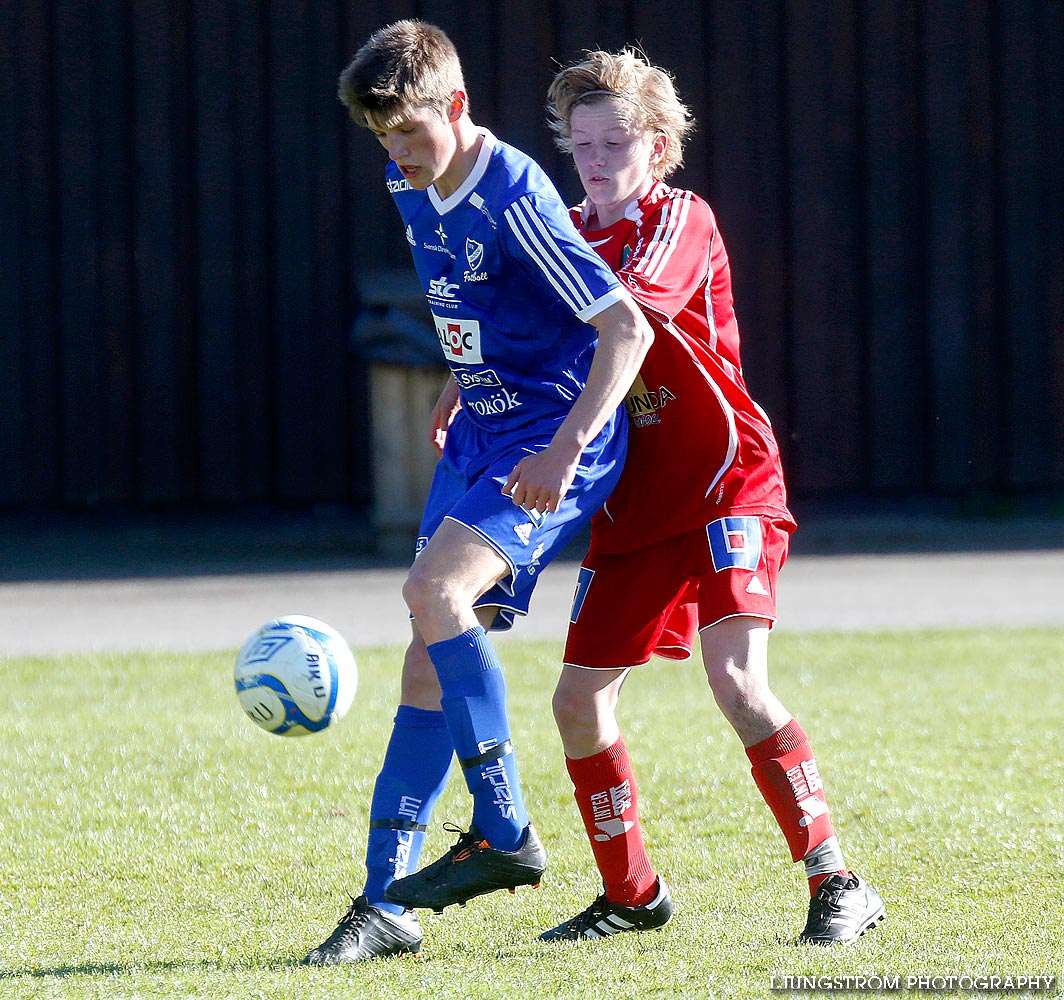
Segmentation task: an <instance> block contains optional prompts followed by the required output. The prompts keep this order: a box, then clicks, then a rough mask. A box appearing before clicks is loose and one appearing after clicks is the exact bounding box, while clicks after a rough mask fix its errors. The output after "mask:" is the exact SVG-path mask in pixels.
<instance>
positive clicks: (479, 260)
mask: <svg viewBox="0 0 1064 1000" xmlns="http://www.w3.org/2000/svg"><path fill="white" fill-rule="evenodd" d="M465 253H466V260H467V261H468V262H469V267H468V268H467V269H466V271H465V273H464V274H463V275H462V278H463V280H465V281H487V280H488V274H487V272H486V271H481V270H480V265H481V264H483V263H484V244H483V243H478V242H477V241H476V240H474V239H470V238H468V237H466V241H465Z"/></svg>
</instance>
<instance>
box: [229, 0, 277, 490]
mask: <svg viewBox="0 0 1064 1000" xmlns="http://www.w3.org/2000/svg"><path fill="white" fill-rule="evenodd" d="M227 6H228V8H229V10H230V11H231V20H230V31H231V33H232V68H233V80H238V81H240V85H239V87H236V88H233V93H232V95H231V99H232V102H233V104H232V119H231V128H232V137H233V157H234V160H235V166H234V171H233V175H232V177H229V178H222V182H223V183H226V184H228V185H229V186H230V187H231V188H232V191H233V196H234V200H235V211H236V220H235V225H236V232H235V233H234V242H233V256H234V262H233V267H234V270H235V278H236V306H235V311H236V316H235V323H236V333H237V343H236V351H237V367H236V371H235V372H234V373H233V376H232V378H233V388H232V394H231V396H230V398H228V399H226V400H223V401H222V406H223V409H224V406H225V405H228V406H229V407H230V408H231V409H230V415H229V417H228V419H229V420H230V421H232V422H233V423H235V424H236V425H237V428H238V430H239V441H240V446H239V452H238V454H236V455H230V456H229V463H230V467H231V469H232V475H233V479H234V482H235V483H236V484H237V489H238V491H239V496H240V499H241V501H242V502H244V503H256V504H257V503H264V502H268V501H270V500H271V499H272V498H273V496H274V493H273V481H274V475H273V451H274V449H273V440H274V433H273V432H274V428H275V427H276V426H277V423H278V421H277V419H276V416H275V405H274V399H273V367H274V359H273V355H272V351H271V345H272V343H273V337H272V310H271V301H272V299H271V294H270V288H271V274H270V262H271V260H272V252H271V243H272V234H273V218H272V214H271V210H270V205H271V201H270V160H269V155H268V148H267V141H266V140H267V136H268V135H269V103H270V89H269V85H268V79H269V73H270V60H269V47H268V41H267V31H266V6H265V2H264V0H234V2H233V3H230V4H228V5H227Z"/></svg>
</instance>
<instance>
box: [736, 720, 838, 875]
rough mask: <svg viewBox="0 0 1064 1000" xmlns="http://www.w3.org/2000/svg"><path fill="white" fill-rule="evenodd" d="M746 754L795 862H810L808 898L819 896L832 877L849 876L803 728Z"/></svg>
mask: <svg viewBox="0 0 1064 1000" xmlns="http://www.w3.org/2000/svg"><path fill="white" fill-rule="evenodd" d="M746 755H747V757H749V758H750V763H751V764H752V765H753V766H752V768H751V772H750V773H751V774H752V775H753V776H754V782H755V783H756V784H757V787H758V789H759V790H760V792H761V794H762V796H764V799H765V801H766V802H767V803H768V806H769V808H770V809H771V810H772V815H773V816H775V817H776V822H777V823H778V824H779V826H780V829H781V830H782V831H783V836H784V837H785V838H786V839H787V846H788V847H789V848H790V850H791V860H792V861H801V860H803V859H806V875H807V876H808V878H809V891H810V893H811V894H814V895H815V894H816V891H817V889H819V888H820V883H821V882H823V881H824V879H826V878H827V877H828V876H829V875H830V874H832V873H833V872H835V871H838V872H840V873H841V874H847V872H846V869H845V867H844V866H843V864H842V854H841V852H840V851H839V848H838V842H837V841H836V840H835V830H834V828H833V827H832V825H831V814H830V812H828V800H827V795H826V794H825V792H824V783H823V781H821V779H820V772H819V770H818V769H817V765H816V758H815V757H814V756H813V748H812V747H811V746H810V745H809V739H808V738H807V737H806V735H805V733H804V732H803V731H802V727H801V726H799V725H798V723H797V722H796V721H795V720H794V719H791V721H790V722H788V723H787V725H785V726H784V727H783V728H782V729H780V730H778V731H777V732H775V733H773V734H772V735H771V736H770V737H769V738H768V739H767V740H762V741H761V742H760V743H755V744H754V746H752V747H747V748H746ZM818 848H819V850H818Z"/></svg>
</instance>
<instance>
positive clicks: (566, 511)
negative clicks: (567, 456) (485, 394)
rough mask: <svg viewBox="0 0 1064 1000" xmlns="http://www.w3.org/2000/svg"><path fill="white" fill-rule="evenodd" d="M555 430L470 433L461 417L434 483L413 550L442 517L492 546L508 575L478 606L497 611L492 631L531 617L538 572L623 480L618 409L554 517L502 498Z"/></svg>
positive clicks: (623, 441) (622, 422)
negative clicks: (507, 485)
mask: <svg viewBox="0 0 1064 1000" xmlns="http://www.w3.org/2000/svg"><path fill="white" fill-rule="evenodd" d="M557 426H558V425H557V424H553V425H548V426H543V425H537V426H535V427H531V428H523V429H521V430H519V431H514V432H512V433H510V434H507V435H502V436H500V435H494V436H492V435H488V434H486V433H485V432H484V431H482V430H480V429H479V428H477V427H474V426H473V425H472V424H471V423H469V421H467V420H465V419H464V418H463V416H462V413H461V411H459V412H458V414H457V415H456V416H455V419H454V421H453V422H452V424H451V427H450V429H449V430H448V432H447V443H446V445H445V446H444V449H443V456H442V457H441V458H440V461H439V462H438V463H437V465H436V472H435V475H434V476H433V478H432V486H431V487H430V489H429V496H428V500H426V502H425V512H424V514H423V515H422V518H421V527H420V528H419V529H418V540H417V552H420V551H421V550H422V549H423V548H424V547H425V546H426V545H427V544H428V542H429V539H430V538H431V537H432V535H433V534H434V533H435V531H436V529H437V528H438V527H439V526H440V524H441V523H442V522H443V521H444V520H445V519H450V520H452V521H457V522H458V523H459V524H464V525H465V526H466V527H467V528H469V529H470V530H471V531H474V532H476V534H477V535H479V536H480V537H481V538H483V539H484V541H486V542H487V543H488V544H489V545H491V546H492V548H494V549H495V550H496V551H497V552H498V553H499V555H501V556H502V558H503V559H505V560H506V563H507V564H508V565H509V567H510V575H509V576H508V577H506V578H505V579H503V580H502V581H501V582H500V583H498V584H496V585H495V586H494V587H492V588H491V589H490V590H488V591H487V592H486V593H484V594H483V595H482V596H481V597H480V598H479V599H478V600H477V602H476V604H475V607H477V608H484V607H497V608H498V609H499V614H498V615H496V617H495V621H494V622H493V623H492V625H491V628H492V629H495V630H499V631H502V630H505V629H508V628H510V627H511V626H512V625H513V623H514V616H515V615H527V614H528V602H529V600H530V599H531V597H532V591H533V590H534V589H535V586H536V581H537V580H538V579H539V574H540V572H541V570H543V568H544V567H545V566H547V564H548V563H549V562H550V561H551V560H552V559H553V558H554V557H555V556H557V554H558V553H559V552H561V551H562V549H564V548H565V546H566V545H567V544H568V543H569V542H570V541H571V540H572V538H573V536H574V535H576V533H577V532H578V531H579V530H580V529H581V528H582V527H583V526H584V525H585V524H586V523H587V522H588V521H590V519H591V516H592V515H593V514H594V513H595V511H597V510H598V509H599V508H600V507H601V506H602V504H603V503H604V502H605V501H606V500H607V499H608V497H609V495H610V493H612V492H613V489H614V487H615V486H616V485H617V480H618V479H619V478H620V476H621V469H622V468H623V466H624V455H625V450H626V446H627V420H626V418H625V416H624V414H623V412H622V411H620V410H618V411H617V412H615V413H614V414H613V416H612V417H611V418H610V420H609V421H607V423H606V426H605V427H603V429H602V430H601V431H600V432H599V435H598V437H596V438H595V440H594V441H592V442H591V444H590V445H588V447H587V448H585V449H584V453H583V455H582V456H581V459H580V465H579V466H578V467H577V472H576V478H575V479H574V480H573V485H572V486H570V487H569V492H568V493H566V495H565V499H564V500H562V502H561V506H560V507H559V509H558V510H557V511H556V512H554V513H550V514H540V513H539V512H538V511H537V512H535V513H532V512H529V511H527V510H525V509H524V508H523V507H518V506H517V505H516V504H515V503H514V502H513V500H511V499H510V498H509V497H508V496H505V495H504V494H503V492H502V488H503V485H504V484H505V483H506V480H507V479H508V478H509V476H510V473H511V472H513V469H514V466H515V465H517V463H518V462H519V461H520V460H521V459H522V458H523V457H524V456H525V455H528V454H535V453H536V452H539V451H542V450H543V449H544V448H546V447H547V445H548V444H550V441H551V438H552V437H553V436H554V432H555V430H556V429H557ZM415 557H416V554H415Z"/></svg>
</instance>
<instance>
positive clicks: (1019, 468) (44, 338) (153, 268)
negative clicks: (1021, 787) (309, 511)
mask: <svg viewBox="0 0 1064 1000" xmlns="http://www.w3.org/2000/svg"><path fill="white" fill-rule="evenodd" d="M401 16H420V17H423V18H425V19H427V20H433V21H436V22H437V23H439V24H441V25H442V26H444V27H445V28H446V29H447V30H448V31H449V32H450V33H451V34H452V37H453V38H454V39H455V41H456V43H457V44H458V47H459V50H460V51H461V52H462V54H463V58H464V62H465V64H466V70H467V77H468V80H467V82H468V84H469V89H470V92H471V96H472V101H473V109H474V117H475V118H476V119H477V120H478V121H480V122H482V123H483V124H486V125H488V126H489V127H491V128H492V129H493V130H495V131H496V132H497V133H498V134H499V135H500V136H502V137H504V138H506V139H508V140H510V141H512V142H514V143H515V144H517V145H520V146H522V147H524V148H525V149H527V150H528V151H529V152H531V153H532V154H533V155H536V156H537V157H538V158H540V159H541V160H542V161H543V163H544V165H545V166H547V167H548V169H549V170H550V171H552V172H553V173H554V175H555V176H556V177H557V179H558V181H559V185H560V186H561V188H562V190H563V192H564V193H565V194H566V195H567V197H569V198H570V199H575V198H576V197H577V195H578V189H577V184H576V182H575V175H574V174H573V173H572V171H571V170H570V168H569V167H568V166H567V165H566V164H565V163H563V162H562V160H561V158H560V157H559V156H558V155H557V154H556V153H555V152H554V151H553V150H552V148H551V146H550V141H549V136H548V133H547V131H546V129H545V127H544V124H543V118H544V115H543V99H544V93H545V89H546V86H547V83H548V82H549V80H550V78H551V76H552V74H553V72H554V69H555V68H556V64H557V62H564V61H568V60H570V59H571V58H573V57H575V56H576V55H578V54H579V52H580V50H581V49H584V48H587V47H592V46H603V47H607V48H616V47H619V46H620V45H622V44H625V43H638V44H641V45H642V46H643V47H644V49H645V50H646V52H647V53H648V54H649V55H650V57H651V58H652V59H654V60H655V61H657V62H659V63H661V64H663V65H666V66H668V67H670V68H671V69H672V70H673V71H674V72H675V75H676V77H677V80H678V83H679V85H680V88H681V91H682V93H683V94H684V96H685V98H686V99H687V100H688V103H689V104H690V105H691V106H692V107H693V109H694V110H695V113H696V116H697V118H698V120H699V130H698V132H697V133H696V134H695V137H694V139H693V141H692V143H691V146H690V149H689V153H688V157H687V166H686V168H685V170H684V172H683V174H682V175H680V176H678V177H677V178H676V180H677V182H678V183H682V184H685V185H687V186H690V187H693V188H695V189H696V190H698V191H699V192H701V193H703V194H704V195H706V196H707V197H708V198H709V200H710V201H711V202H712V204H713V205H714V207H715V209H716V211H717V215H718V218H719V221H720V224H721V228H722V230H723V232H724V235H725V239H726V240H727V242H728V245H729V248H730V252H731V255H732V261H733V272H734V277H735V286H736V298H737V306H738V310H739V316H740V324H741V327H742V330H743V333H744V339H745V363H746V368H747V375H748V380H749V382H750V384H751V386H752V388H753V389H754V391H755V394H756V395H757V396H758V397H759V398H760V400H761V401H762V403H763V404H764V405H765V407H766V409H767V410H768V411H769V413H770V415H771V416H772V418H773V420H774V422H775V424H776V427H777V430H778V432H779V435H780V438H781V441H782V443H783V447H784V452H785V459H786V462H787V466H788V471H789V476H790V480H791V486H792V493H793V494H795V495H796V496H798V497H827V498H831V497H844V496H851V495H873V496H877V495H878V496H882V495H905V496H912V495H915V496H922V495H962V496H963V495H966V494H971V493H983V494H995V495H997V494H1005V495H1008V494H1016V493H1023V492H1025V491H1030V490H1043V489H1049V490H1057V491H1059V490H1060V489H1061V488H1062V487H1064V167H1062V164H1064V148H1062V147H1064V4H1061V3H1060V2H1059V0H963V2H962V0H922V2H920V0H882V2H876V0H868V2H862V3H827V4H825V3H823V2H807V0H801V2H799V0H793V2H767V0H714V2H713V3H701V2H677V3H657V2H647V0H642V2H641V0H623V2H622V0H590V2H580V3H571V2H567V3H562V2H560V0H543V2H540V3H536V4H529V3H525V2H516V0H462V2H443V0H438V2H421V3H413V2H401V0H399V2H390V3H383V2H379V3H364V2H363V3H359V2H347V3H343V2H337V0H317V2H313V3H312V2H310V0H259V2H256V0H94V2H92V3H85V2H83V0H0V156H2V161H3V165H4V169H3V170H0V418H2V419H0V507H4V508H8V509H20V508H32V507H42V506H60V507H73V508H79V507H92V506H108V505H121V506H127V507H129V506H132V507H157V506H188V507H206V506H218V505H242V504H280V505H290V504H314V503H342V504H355V505H364V504H367V503H368V502H370V500H371V496H370V489H369V487H368V485H367V483H368V482H369V479H368V476H367V471H368V465H369V461H370V457H369V445H368V430H367V428H368V420H369V413H368V406H367V392H366V371H365V364H364V363H363V362H362V360H360V359H359V358H358V357H357V356H356V355H355V354H353V353H352V352H351V351H350V349H349V331H350V327H351V324H352V321H353V319H354V318H355V316H356V314H357V311H358V308H359V276H360V275H364V274H366V273H367V272H370V271H373V270H376V269H379V268H386V269H387V268H406V267H408V266H409V265H408V257H407V251H406V246H405V242H404V240H403V238H402V234H401V232H400V231H399V226H398V225H397V221H396V218H395V215H394V209H393V208H392V206H391V204H390V202H389V200H388V199H387V198H386V197H385V195H384V192H383V190H382V186H381V183H380V176H381V170H382V168H383V154H382V152H381V151H380V150H379V149H378V148H377V147H376V146H375V144H374V143H373V142H372V140H371V137H370V136H368V135H367V134H365V133H363V132H361V131H360V130H357V129H355V128H354V127H353V126H352V125H350V124H349V123H348V121H347V120H346V118H345V115H344V111H343V108H342V107H341V106H340V104H339V103H338V102H337V101H336V99H335V96H334V95H335V81H336V76H337V74H338V72H339V70H340V69H341V68H342V67H343V66H344V65H345V64H346V62H347V60H348V58H349V57H350V55H351V54H352V52H353V51H354V49H355V48H356V47H357V45H358V44H359V43H360V42H361V41H362V40H363V39H364V37H365V36H366V35H367V34H368V33H369V32H370V31H372V30H373V29H374V28H376V27H378V26H379V25H381V24H383V23H385V22H387V21H390V20H393V19H395V18H397V17H401Z"/></svg>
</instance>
